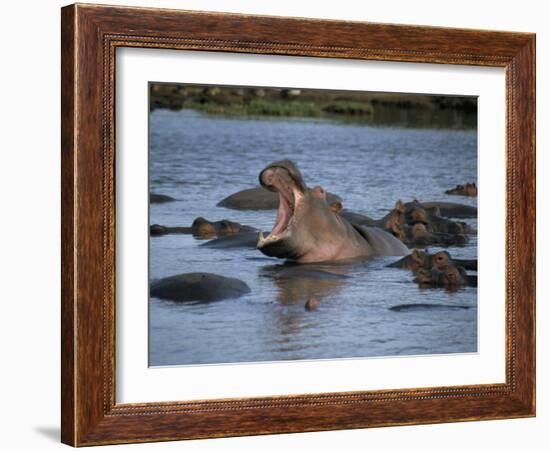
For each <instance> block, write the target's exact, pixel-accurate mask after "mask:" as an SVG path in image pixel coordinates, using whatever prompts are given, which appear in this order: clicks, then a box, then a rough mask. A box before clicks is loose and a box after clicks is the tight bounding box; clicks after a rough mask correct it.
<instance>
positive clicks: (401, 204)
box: [394, 199, 405, 213]
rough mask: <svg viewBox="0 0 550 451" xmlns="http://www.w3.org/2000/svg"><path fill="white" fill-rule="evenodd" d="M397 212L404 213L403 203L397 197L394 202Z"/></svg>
mask: <svg viewBox="0 0 550 451" xmlns="http://www.w3.org/2000/svg"><path fill="white" fill-rule="evenodd" d="M394 208H395V209H396V210H397V211H398V212H400V213H405V205H404V204H403V202H401V199H399V200H398V201H397V202H396V203H395V207H394Z"/></svg>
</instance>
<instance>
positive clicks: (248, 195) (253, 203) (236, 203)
mask: <svg viewBox="0 0 550 451" xmlns="http://www.w3.org/2000/svg"><path fill="white" fill-rule="evenodd" d="M327 199H328V202H329V204H332V203H336V202H341V201H342V199H340V198H339V197H338V196H337V195H336V194H331V193H327ZM278 205H279V197H278V196H277V194H276V193H274V192H272V191H268V190H266V189H264V188H262V187H261V186H259V187H257V188H249V189H245V190H242V191H239V192H236V193H233V194H231V195H230V196H228V197H226V198H225V199H223V200H221V201H220V202H218V204H217V206H218V207H225V208H232V209H234V210H276V209H277V207H278Z"/></svg>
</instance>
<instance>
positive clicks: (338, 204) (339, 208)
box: [328, 202, 344, 214]
mask: <svg viewBox="0 0 550 451" xmlns="http://www.w3.org/2000/svg"><path fill="white" fill-rule="evenodd" d="M328 207H329V208H330V209H331V211H333V212H334V213H336V214H338V213H340V212H341V211H342V210H343V209H344V207H343V205H342V202H333V203H332V204H330V205H329V206H328Z"/></svg>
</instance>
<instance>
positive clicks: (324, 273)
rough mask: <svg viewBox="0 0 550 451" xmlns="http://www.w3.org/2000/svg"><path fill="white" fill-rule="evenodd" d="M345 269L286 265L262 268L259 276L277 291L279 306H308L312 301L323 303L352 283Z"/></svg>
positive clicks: (326, 266) (337, 266) (329, 266)
mask: <svg viewBox="0 0 550 451" xmlns="http://www.w3.org/2000/svg"><path fill="white" fill-rule="evenodd" d="M349 269H350V268H349V267H348V266H344V265H328V264H307V265H298V264H292V263H286V264H281V265H268V266H264V267H262V268H260V270H259V274H260V276H264V277H270V278H271V279H272V280H273V282H274V283H275V286H276V287H277V302H279V303H280V304H285V305H286V304H298V303H301V304H305V302H306V301H307V300H308V299H310V298H316V299H317V300H319V301H322V300H323V299H324V298H326V297H328V296H331V295H334V294H336V293H337V292H338V291H339V290H340V288H342V286H343V285H344V284H345V283H346V282H348V281H349V279H350V277H349V276H348V273H349Z"/></svg>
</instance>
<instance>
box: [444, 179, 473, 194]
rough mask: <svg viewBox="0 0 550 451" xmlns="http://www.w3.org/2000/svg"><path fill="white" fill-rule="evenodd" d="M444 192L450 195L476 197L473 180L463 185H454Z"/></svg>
mask: <svg viewBox="0 0 550 451" xmlns="http://www.w3.org/2000/svg"><path fill="white" fill-rule="evenodd" d="M445 194H449V195H451V196H468V197H477V185H476V183H475V182H472V183H466V184H465V185H456V186H455V187H454V188H451V189H448V190H447V191H445Z"/></svg>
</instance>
